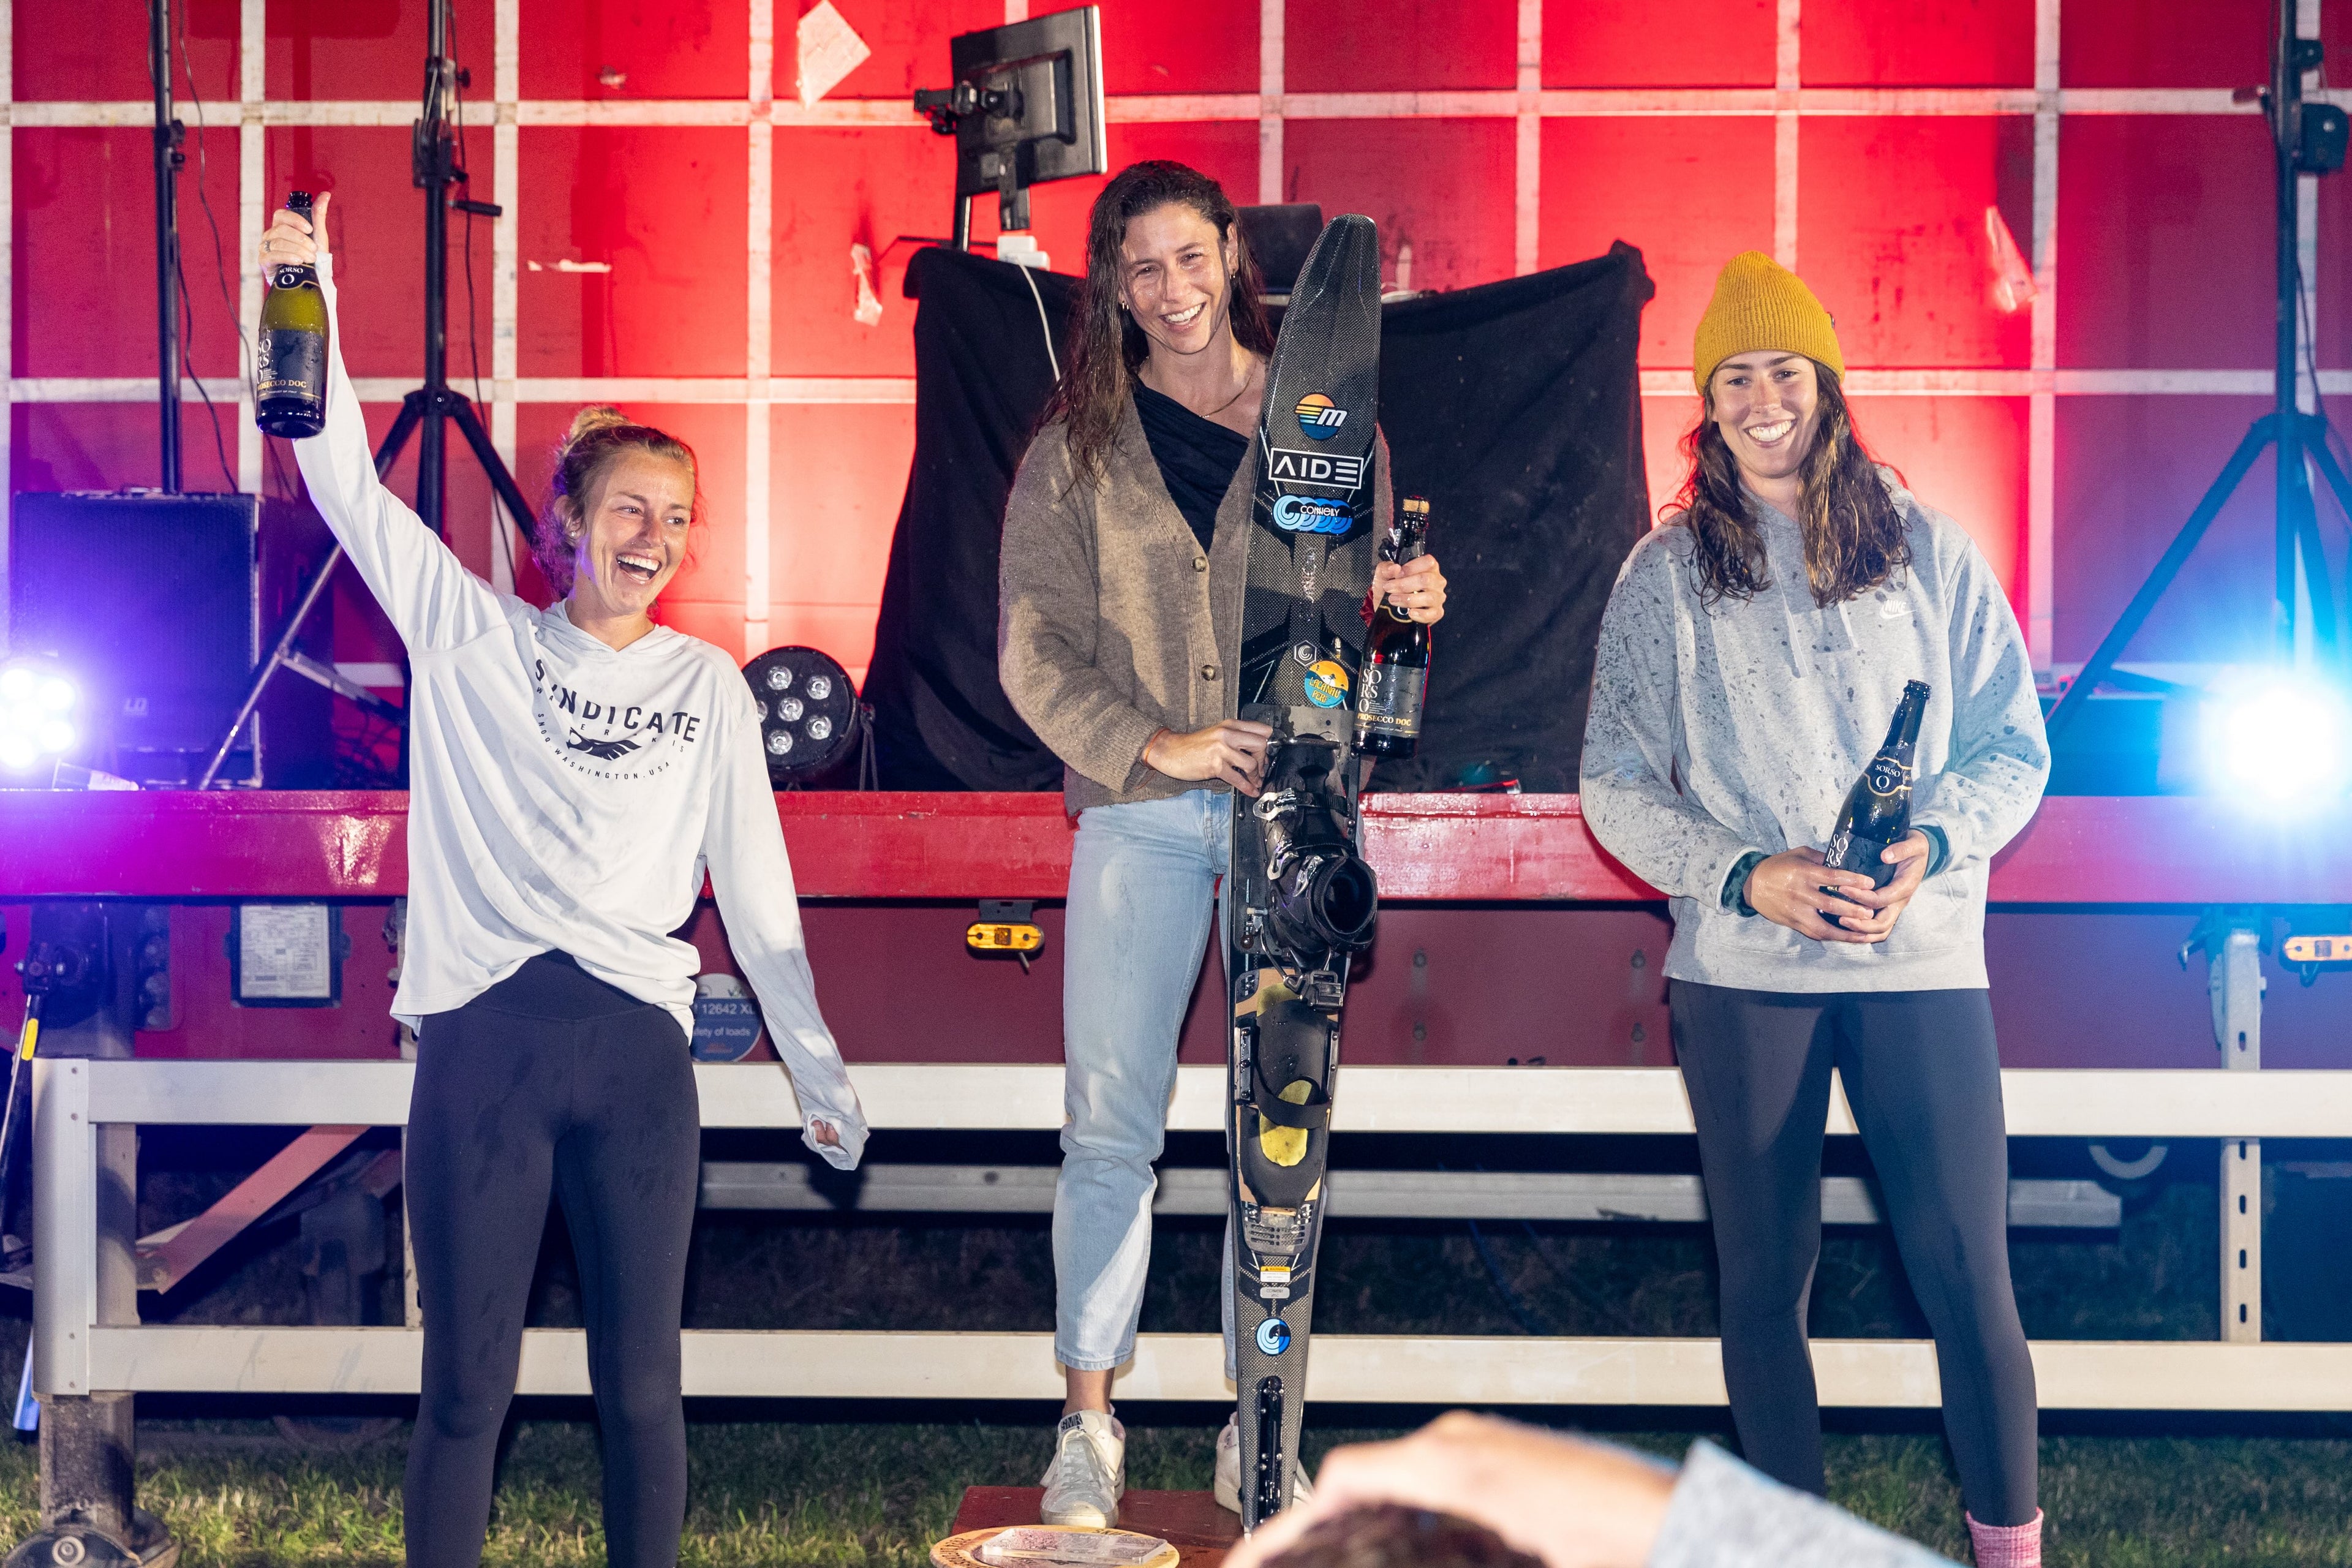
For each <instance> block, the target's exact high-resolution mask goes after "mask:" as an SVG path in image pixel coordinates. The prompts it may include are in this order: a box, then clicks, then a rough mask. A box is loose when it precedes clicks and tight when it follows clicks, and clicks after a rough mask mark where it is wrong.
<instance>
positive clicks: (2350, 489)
mask: <svg viewBox="0 0 2352 1568" xmlns="http://www.w3.org/2000/svg"><path fill="white" fill-rule="evenodd" d="M2303 419H2304V431H2303V449H2304V450H2305V451H2306V452H2308V453H2310V454H2311V460H2312V462H2313V463H2314V464H2315V465H2316V466H2317V467H2318V468H2319V477H2320V478H2321V479H2326V481H2327V488H2328V489H2330V490H2331V491H2333V492H2334V493H2335V496H2336V505H2337V506H2338V507H2339V508H2341V509H2342V510H2343V512H2344V519H2345V521H2347V522H2352V479H2347V478H2346V477H2345V474H2344V468H2343V466H2342V465H2341V464H2339V463H2337V462H2336V453H2335V450H2334V448H2332V447H2329V446H2328V444H2327V421H2326V420H2325V419H2322V418H2320V417H2318V416H2316V415H2311V414H2306V415H2305V416H2303ZM2317 522H2318V519H2317V518H2316V516H2315V517H2314V518H2313V525H2314V531H2315V532H2316V531H2317ZM2312 552H2313V554H2314V555H2315V557H2316V558H2317V559H2318V560H2320V561H2323V562H2324V561H2326V559H2327V557H2326V553H2325V552H2322V551H2321V550H2320V548H2319V543H2318V541H2317V540H2316V539H2315V540H2314V541H2313V542H2312ZM2344 596H2345V612H2346V616H2347V625H2346V626H2345V632H2346V635H2347V640H2352V562H2347V563H2346V565H2345V569H2344Z"/></svg>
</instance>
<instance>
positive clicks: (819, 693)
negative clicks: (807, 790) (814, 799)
mask: <svg viewBox="0 0 2352 1568" xmlns="http://www.w3.org/2000/svg"><path fill="white" fill-rule="evenodd" d="M743 679H745V680H747V681H749V682H750V683H751V700H752V702H753V704H754V705H755V706H756V707H757V709H758V710H759V715H760V749H761V751H763V752H766V753H767V759H768V780H769V782H770V783H771V784H774V785H775V786H776V787H777V788H778V789H782V788H784V787H786V786H787V785H792V784H807V783H808V782H809V781H810V780H812V779H814V778H816V777H817V776H818V775H819V774H821V773H827V772H829V771H831V770H832V769H833V768H835V767H836V766H838V765H839V764H840V763H844V762H845V761H847V760H848V759H849V758H850V757H851V756H852V755H854V754H855V752H856V749H857V742H858V736H859V727H860V726H861V725H862V724H863V723H864V722H865V712H864V710H862V709H861V708H860V707H859V706H858V703H857V688H856V686H855V685H854V684H852V683H851V681H850V679H849V671H847V670H845V669H844V668H842V667H841V664H840V661H839V660H837V659H835V658H834V657H833V656H832V655H830V654H828V653H824V652H823V651H821V650H819V649H817V648H813V647H772V648H770V649H769V650H768V651H767V652H765V653H763V654H761V656H760V657H759V658H755V659H753V660H752V661H751V663H749V664H747V665H745V666H744V667H743Z"/></svg>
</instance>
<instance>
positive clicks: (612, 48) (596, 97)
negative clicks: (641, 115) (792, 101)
mask: <svg viewBox="0 0 2352 1568" xmlns="http://www.w3.org/2000/svg"><path fill="white" fill-rule="evenodd" d="M472 9H473V10H476V11H478V12H487V11H488V9H489V7H488V6H487V5H476V6H474V7H472ZM775 15H776V24H775V26H776V33H777V35H778V37H779V38H780V39H783V40H789V39H790V38H791V37H792V26H793V15H794V7H793V6H791V5H779V6H777V7H776V12H775ZM519 20H520V24H521V28H522V36H523V37H525V38H527V39H529V40H530V47H527V48H525V49H524V50H523V51H522V60H521V65H522V73H521V74H522V95H523V96H524V97H525V98H555V99H585V100H589V101H590V102H608V103H609V102H624V103H625V102H629V101H631V100H642V99H649V98H728V99H736V100H740V99H741V98H742V97H743V92H744V83H745V82H746V81H747V80H749V79H750V75H751V5H750V4H749V3H748V0H666V3H665V4H662V5H593V4H592V5H582V4H580V3H579V0H522V6H521V13H520V18H519ZM776 52H777V54H778V55H779V56H780V57H781V58H782V65H783V72H784V79H785V85H784V86H783V87H782V88H781V89H779V90H780V91H788V90H791V87H792V83H793V80H794V77H793V62H794V61H795V60H796V59H797V58H798V57H797V56H796V55H795V54H794V53H793V50H792V49H791V48H790V47H789V46H787V47H782V48H779V49H778V50H777V51H776ZM485 58H487V57H485ZM481 64H482V62H481V61H477V62H476V63H475V67H474V69H475V72H476V78H477V79H478V80H479V79H480V78H481V76H482V75H483V72H482V69H481ZM614 77H617V78H618V79H617V80H615V79H614ZM483 85H485V86H487V85H488V83H487V82H485V83H484V84H483Z"/></svg>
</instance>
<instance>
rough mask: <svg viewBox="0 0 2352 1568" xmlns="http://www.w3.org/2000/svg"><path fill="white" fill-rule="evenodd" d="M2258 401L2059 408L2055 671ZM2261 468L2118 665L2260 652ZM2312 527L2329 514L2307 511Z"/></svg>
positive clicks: (2167, 528) (2266, 571) (2268, 534)
mask: <svg viewBox="0 0 2352 1568" xmlns="http://www.w3.org/2000/svg"><path fill="white" fill-rule="evenodd" d="M2269 409H2270V400H2269V399H2268V398H2266V397H2262V398H2256V397H2187V396H2177V395H2176V396H2147V397H2062V398H2060V399H2058V429H2057V437H2058V473H2057V481H2058V482H2057V492H2058V494H2057V500H2058V515H2059V516H2060V517H2062V518H2063V519H2065V520H2066V526H2064V527H2063V528H2061V529H2059V530H2057V532H2056V537H2055V538H2054V540H2053V554H2054V556H2055V561H2054V563H2053V572H2052V576H2053V586H2054V588H2055V590H2056V592H2055V595H2054V601H2055V609H2056V612H2057V615H2056V625H2055V628H2054V637H2053V641H2054V643H2055V647H2053V653H2054V655H2055V656H2056V657H2057V658H2060V659H2066V660H2080V659H2084V658H2089V657H2090V656H2091V650H2092V649H2093V648H2095V647H2097V646H2098V645H2099V639H2100V638H2101V637H2105V635H2106V633H2107V628H2108V627H2110V626H2114V625H2115V623H2116V616H2119V615H2121V614H2122V613H2123V609H2124V606H2125V605H2127V604H2129V603H2130V602H2131V596H2132V595H2133V594H2134V593H2135V592H2136V591H2137V589H2138V587H2139V585H2140V584H2141V582H2142V581H2143V580H2145V578H2146V577H2147V573H2148V569H2149V568H2150V567H2152V566H2154V565H2155V564H2156V563H2157V559H2158V557H2159V556H2161V555H2162V554H2163V553H2164V549H2165V546H2167V545H2168V544H2169V543H2171V542H2172V538H2173V535H2174V534H2175V533H2177V532H2179V529H2180V525H2181V524H2182V523H2183V522H2185V521H2188V517H2189V512H2190V510H2193V509H2194V508H2195V507H2196V505H2197V501H2198V498H2199V497H2200V496H2202V495H2203V494H2204V493H2205V489H2206V487H2207V486H2209V485H2210V484H2211V483H2212V482H2213V479H2214V477H2215V476H2216V475H2218V474H2219V473H2220V472H2221V467H2222V465H2223V464H2224V463H2227V462H2228V461H2229V460H2230V453H2231V448H2233V447H2236V446H2237V444H2238V441H2239V439H2240V437H2243V436H2244V435H2245V433H2246V426H2247V424H2248V422H2249V421H2251V420H2252V419H2254V418H2255V417H2257V416H2260V415H2263V414H2265V413H2267V412H2269ZM2272 482H2273V481H2272V466H2271V460H2270V458H2267V457H2264V458H2262V459H2261V460H2259V461H2258V462H2256V463H2255V465H2254V468H2253V470H2252V472H2251V473H2250V474H2248V475H2247V477H2246V480H2245V482H2244V483H2243V484H2241V485H2240V486H2239V487H2238V490H2237V494H2236V495H2235V496H2233V497H2232V498H2231V501H2230V504H2229V505H2227V506H2225V507H2223V508H2222V509H2221V517H2220V518H2219V519H2218V520H2217V521H2215V522H2214V524H2213V527H2212V530H2211V531H2210V532H2209V533H2207V534H2206V536H2205V538H2204V540H2203V542H2201V543H2200V544H2199V545H2198V547H2197V549H2196V551H2195V552H2194V553H2193V554H2191V555H2190V556H2189V564H2188V567H2187V569H2186V570H2185V571H2184V572H2183V573H2182V574H2181V576H2180V580H2179V582H2177V583H2175V584H2173V585H2172V587H2171V589H2170V590H2169V591H2168V593H2166V595H2164V597H2163V598H2161V599H2159V600H2158V601H2157V604H2156V610H2155V613H2154V614H2152V615H2150V616H2148V620H2147V626H2144V627H2142V628H2141V630H2140V633H2139V635H2138V636H2137V637H2134V638H2133V639H2132V644H2131V647H2129V648H2128V649H2127V650H2126V657H2127V658H2145V659H2182V660H2194V659H2205V660H2213V661H2218V662H2239V661H2255V660H2261V659H2266V658H2269V657H2270V654H2271V621H2270V616H2271V595H2272V592H2273V580H2272V563H2273V559H2274V556H2273V542H2272V531H2271V518H2272V510H2271V507H2272V499H2271V498H2272V489H2271V487H2272ZM2320 505H2321V507H2322V509H2323V515H2325V509H2326V507H2327V505H2328V503H2327V502H2326V501H2322V502H2321V503H2320Z"/></svg>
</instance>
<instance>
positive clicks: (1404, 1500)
mask: <svg viewBox="0 0 2352 1568" xmlns="http://www.w3.org/2000/svg"><path fill="white" fill-rule="evenodd" d="M1978 1561H1979V1563H1980V1564H1981V1563H1985V1562H1986V1559H1985V1558H1984V1557H1983V1556H1981V1555H1980V1556H1979V1559H1978ZM1946 1563H1947V1560H1946V1559H1944V1558H1941V1557H1938V1556H1937V1555H1936V1554H1935V1553H1934V1552H1929V1551H1928V1550H1927V1548H1926V1547H1924V1546H1920V1545H1918V1544H1917V1543H1916V1542H1909V1541H1906V1540H1904V1539H1903V1538H1902V1537H1900V1536H1896V1535H1890V1534H1888V1533H1887V1532H1886V1531H1883V1530H1880V1529H1878V1528H1876V1527H1875V1526H1874V1525H1869V1524H1865V1523H1864V1522H1863V1521H1861V1520H1858V1519H1856V1518H1854V1517H1853V1515H1852V1514H1849V1513H1846V1512H1844V1511H1843V1510H1840V1509H1837V1508H1834V1507H1832V1506H1831V1505H1830V1504H1828V1503H1826V1502H1823V1501H1822V1500H1821V1499H1819V1498H1817V1497H1813V1496H1811V1495H1809V1494H1807V1493H1804V1492H1800V1491H1797V1490H1795V1489H1791V1488H1789V1487H1784V1486H1782V1485H1780V1483H1779V1482H1777V1481H1773V1480H1769V1479H1766V1478H1765V1477H1764V1476H1762V1475H1759V1473H1757V1472H1756V1471H1755V1470H1752V1469H1750V1468H1748V1467H1747V1466H1746V1465H1743V1464H1741V1463H1740V1462H1739V1461H1738V1460H1737V1459H1734V1458H1730V1457H1729V1456H1728V1455H1727V1454H1725V1453H1724V1452H1723V1451H1722V1450H1721V1449H1719V1448H1717V1447H1715V1446H1714V1445H1713V1444H1711V1443H1705V1442H1702V1443H1698V1444H1696V1445H1694V1446H1693V1447H1692V1448H1691V1451H1690V1453H1689V1455H1688V1456H1687V1457H1686V1458H1685V1460H1684V1462H1683V1468H1682V1469H1681V1470H1680V1471H1679V1472H1677V1471H1675V1470H1674V1469H1672V1468H1668V1467H1667V1466H1665V1465H1664V1464H1661V1463H1659V1462H1658V1461H1657V1460H1655V1459H1653V1458H1648V1457H1646V1456H1644V1455H1641V1454H1635V1453H1633V1452H1631V1451H1630V1450H1627V1449H1624V1448H1620V1447H1616V1446H1614V1445H1613V1444H1609V1443H1596V1442H1592V1441H1590V1440H1588V1439H1585V1438H1581V1437H1571V1436H1567V1435H1565V1434H1563V1433H1559V1432H1547V1431H1545V1430H1543V1429H1542V1428H1541V1427H1537V1426H1522V1425H1520V1424H1519V1423H1517V1422H1516V1421H1499V1420H1496V1418H1495V1417H1493V1416H1491V1415H1470V1414H1468V1413H1466V1412H1464V1411H1455V1412H1454V1413H1453V1414H1452V1415H1442V1416H1440V1417H1438V1418H1437V1419H1436V1420H1435V1421H1433V1422H1431V1423H1430V1424H1429V1425H1428V1426H1424V1427H1423V1428H1422V1429H1421V1430H1420V1431H1418V1432H1415V1433H1414V1434H1413V1435H1412V1436H1409V1437H1402V1438H1399V1439H1398V1440H1397V1441H1395V1442H1392V1443H1360V1444H1355V1445H1353V1446H1350V1447H1344V1448H1338V1449H1334V1450H1333V1451H1332V1453H1331V1456H1330V1457H1329V1458H1327V1459H1325V1460H1324V1461H1323V1468H1322V1469H1321V1470H1320V1471H1319V1472H1318V1474H1317V1476H1316V1478H1315V1489H1314V1492H1313V1495H1312V1496H1311V1497H1309V1498H1308V1499H1307V1500H1306V1501H1304V1502H1302V1503H1300V1504H1299V1505H1298V1506H1297V1507H1296V1508H1293V1509H1290V1510H1286V1511H1285V1512H1283V1513H1279V1514H1276V1516H1275V1517H1274V1518H1272V1519H1270V1520H1268V1521H1266V1522H1265V1524H1264V1525H1263V1526H1261V1527H1260V1528H1259V1529H1258V1531H1256V1532H1255V1534H1253V1535H1251V1536H1250V1537H1249V1538H1248V1539H1247V1540H1245V1541H1244V1542H1242V1543H1241V1544H1240V1545H1239V1546H1237V1547H1235V1548H1234V1551H1233V1552H1232V1553H1231V1554H1230V1555H1229V1556H1227V1557H1226V1559H1225V1568H1406V1565H1407V1564H1411V1565H1412V1568H1523V1565H1527V1564H1534V1565H1535V1568H1944V1565H1945V1564H1946Z"/></svg>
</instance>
